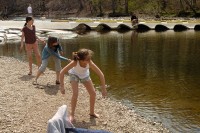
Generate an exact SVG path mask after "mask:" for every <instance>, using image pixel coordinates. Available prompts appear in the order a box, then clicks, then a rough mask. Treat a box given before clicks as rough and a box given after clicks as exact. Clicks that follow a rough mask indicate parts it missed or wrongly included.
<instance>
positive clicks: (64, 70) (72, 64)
mask: <svg viewBox="0 0 200 133" xmlns="http://www.w3.org/2000/svg"><path fill="white" fill-rule="evenodd" d="M76 63H77V62H76V61H71V62H70V63H69V64H68V65H66V66H65V67H64V68H63V69H62V70H61V71H60V91H61V93H62V94H65V89H64V76H65V73H67V72H68V71H69V70H70V69H71V68H73V67H74V66H76Z"/></svg>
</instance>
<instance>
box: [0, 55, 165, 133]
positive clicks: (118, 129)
mask: <svg viewBox="0 0 200 133" xmlns="http://www.w3.org/2000/svg"><path fill="white" fill-rule="evenodd" d="M0 64H1V69H0V73H1V75H0V76H1V77H0V78H1V82H0V101H1V102H0V112H1V113H0V132H2V133H10V132H14V133H23V132H24V133H27V132H30V133H45V132H46V128H47V121H48V120H49V119H50V118H52V116H53V115H54V114H55V113H56V111H57V109H58V107H60V106H62V105H63V104H66V105H67V106H68V110H70V99H71V95H72V92H71V89H70V86H69V82H68V79H67V76H66V78H65V85H66V87H65V88H66V94H65V95H64V96H63V95H61V93H60V91H59V86H58V85H55V72H54V71H52V70H49V69H47V70H46V71H45V74H44V75H43V76H41V78H40V79H39V86H35V85H33V84H32V81H33V80H34V78H35V73H36V71H37V67H36V66H34V67H33V70H34V71H33V76H28V75H27V72H28V63H27V62H22V61H19V60H17V59H14V58H10V57H0ZM88 98H89V97H88V94H87V92H86V91H85V89H84V88H83V86H81V85H80V90H79V99H78V104H77V109H76V123H74V126H75V127H79V128H88V129H103V130H106V131H110V132H113V133H122V132H126V133H133V132H134V133H141V132H143V133H144V132H145V133H161V132H162V133H167V132H168V130H167V129H165V128H164V127H163V125H162V124H160V123H156V122H152V121H149V120H145V119H144V118H143V117H141V116H139V115H137V114H136V113H135V112H134V110H131V109H129V108H127V107H126V106H124V105H122V104H121V103H119V102H116V101H113V100H111V99H110V98H106V99H103V98H102V97H101V94H100V93H99V92H97V100H96V106H95V109H96V112H97V113H98V114H100V118H98V119H90V117H89V115H88V114H89V103H88Z"/></svg>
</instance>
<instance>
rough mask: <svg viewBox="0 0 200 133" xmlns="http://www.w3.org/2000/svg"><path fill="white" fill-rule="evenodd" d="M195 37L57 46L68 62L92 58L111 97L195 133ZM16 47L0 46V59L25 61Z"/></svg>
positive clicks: (198, 112)
mask: <svg viewBox="0 0 200 133" xmlns="http://www.w3.org/2000/svg"><path fill="white" fill-rule="evenodd" d="M199 36H200V32H195V31H192V30H189V31H187V32H174V31H167V32H159V33H158V32H155V31H149V32H145V33H137V32H135V31H133V32H132V31H131V32H126V33H123V34H120V33H117V32H109V33H104V34H100V33H98V32H90V33H87V34H85V35H78V36H77V37H76V38H72V39H67V40H61V44H62V46H63V49H64V51H65V56H67V57H71V53H72V52H73V51H77V50H78V49H79V48H83V47H84V48H90V49H92V50H93V51H94V52H95V55H94V58H93V60H94V61H95V63H96V64H97V65H98V66H99V67H100V68H101V69H102V71H103V72H104V73H105V76H106V79H107V83H108V84H109V85H111V87H110V88H109V89H108V92H109V94H110V95H111V96H112V97H114V98H116V99H118V100H122V101H124V103H125V104H126V105H127V106H130V107H131V108H134V110H136V112H138V113H140V114H141V115H143V116H144V117H146V118H150V119H153V120H155V121H159V122H162V123H163V124H164V125H165V126H166V127H167V128H169V129H170V130H171V131H172V132H199V131H200V105H199V100H200V97H199V95H200V89H199V86H200V82H199V80H200V69H199V68H200V45H199V44H198V42H200V38H199ZM19 45H20V44H18V43H16V44H7V45H5V46H0V55H5V56H14V57H16V58H19V59H23V60H25V58H24V56H22V55H24V54H20V53H18V48H19ZM40 49H41V48H40ZM49 65H50V67H54V65H53V64H52V65H51V64H49ZM62 65H63V66H64V65H65V64H64V63H63V64H62ZM92 76H93V79H95V81H94V82H95V84H99V83H98V80H97V77H96V76H95V75H92Z"/></svg>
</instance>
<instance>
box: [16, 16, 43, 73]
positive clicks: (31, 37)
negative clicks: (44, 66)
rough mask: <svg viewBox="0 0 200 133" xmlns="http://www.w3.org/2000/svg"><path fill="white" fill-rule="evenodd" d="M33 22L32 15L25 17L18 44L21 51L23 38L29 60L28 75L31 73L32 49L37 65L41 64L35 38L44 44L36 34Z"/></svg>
mask: <svg viewBox="0 0 200 133" xmlns="http://www.w3.org/2000/svg"><path fill="white" fill-rule="evenodd" d="M33 22H34V20H33V18H32V17H26V23H25V24H24V27H23V29H22V36H21V46H20V51H22V49H23V46H24V39H25V44H26V45H25V48H26V52H27V56H28V62H29V73H28V75H32V64H33V59H32V51H33V52H34V53H35V56H36V60H37V65H38V67H39V66H40V64H41V57H40V53H39V50H38V42H37V40H39V41H41V42H43V43H44V44H45V41H42V40H40V39H39V38H38V37H37V36H36V34H35V32H36V30H35V25H33Z"/></svg>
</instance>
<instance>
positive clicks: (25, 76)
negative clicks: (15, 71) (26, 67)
mask: <svg viewBox="0 0 200 133" xmlns="http://www.w3.org/2000/svg"><path fill="white" fill-rule="evenodd" d="M33 78H34V76H33V75H23V76H22V77H20V78H19V79H20V80H22V81H30V80H32V79H33Z"/></svg>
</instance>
